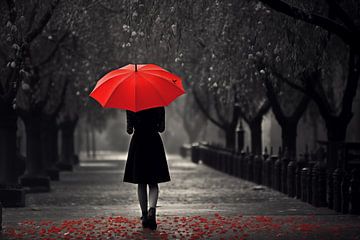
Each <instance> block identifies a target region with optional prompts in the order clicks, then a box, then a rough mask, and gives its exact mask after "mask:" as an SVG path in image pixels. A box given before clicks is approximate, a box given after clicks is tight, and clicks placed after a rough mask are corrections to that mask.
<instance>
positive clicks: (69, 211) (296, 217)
mask: <svg viewBox="0 0 360 240" xmlns="http://www.w3.org/2000/svg"><path fill="white" fill-rule="evenodd" d="M125 158H126V154H111V155H107V154H104V155H101V156H100V157H99V159H98V160H89V159H83V160H82V162H81V164H80V166H77V167H76V168H75V169H74V171H73V172H61V175H60V178H61V180H60V181H58V182H51V184H52V185H51V187H52V190H51V192H50V193H37V194H27V196H26V207H25V208H6V209H4V213H3V222H4V223H3V225H4V234H3V237H2V238H3V239H8V238H9V239H10V238H11V236H12V237H15V238H21V239H32V238H31V237H33V236H35V239H38V238H41V237H43V239H86V238H87V239H99V238H101V239H128V238H130V237H131V238H138V239H144V238H147V239H160V238H161V239H168V238H170V239H188V238H194V239H196V238H201V239H220V238H225V239H324V240H325V239H360V217H359V216H352V215H341V214H337V213H335V212H334V211H332V210H330V209H327V208H315V207H313V206H311V205H309V204H307V203H303V202H301V201H299V200H297V199H294V198H289V197H287V196H286V195H284V194H282V193H279V192H276V191H273V190H271V189H269V188H266V187H263V188H262V190H255V189H256V188H254V187H255V186H256V185H255V184H254V183H252V182H248V181H246V180H242V179H239V178H235V177H232V176H229V175H227V174H224V173H221V172H218V171H216V170H213V169H211V168H209V167H207V166H205V165H202V164H199V165H197V164H193V163H191V161H190V160H189V159H182V158H180V157H179V156H177V155H169V156H168V163H169V168H170V174H171V178H172V181H171V182H168V183H161V184H160V196H159V201H158V208H157V209H158V210H157V215H158V222H159V227H158V230H157V231H155V232H152V231H150V230H147V229H145V230H142V229H141V227H140V225H139V220H138V218H139V216H140V208H139V205H138V202H137V195H136V185H133V184H129V183H123V182H122V177H123V169H124V164H125ZM71 237H74V238H71ZM76 237H78V238H76Z"/></svg>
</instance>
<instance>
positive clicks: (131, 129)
mask: <svg viewBox="0 0 360 240" xmlns="http://www.w3.org/2000/svg"><path fill="white" fill-rule="evenodd" d="M126 132H127V133H128V134H132V133H133V132H134V130H133V128H132V127H129V126H128V127H127V129H126Z"/></svg>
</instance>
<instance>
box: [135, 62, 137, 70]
mask: <svg viewBox="0 0 360 240" xmlns="http://www.w3.org/2000/svg"><path fill="white" fill-rule="evenodd" d="M135 72H137V64H136V63H135Z"/></svg>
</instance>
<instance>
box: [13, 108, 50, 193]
mask: <svg viewBox="0 0 360 240" xmlns="http://www.w3.org/2000/svg"><path fill="white" fill-rule="evenodd" d="M22 119H23V121H24V124H25V132H26V170H25V174H24V175H23V176H21V178H20V183H21V185H23V186H27V187H29V189H30V190H29V192H48V191H50V178H49V177H48V176H47V174H46V171H45V165H44V163H43V160H42V146H41V145H42V144H41V127H42V124H41V115H40V114H36V113H32V114H26V115H23V116H22Z"/></svg>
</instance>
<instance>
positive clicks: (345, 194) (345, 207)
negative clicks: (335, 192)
mask: <svg viewBox="0 0 360 240" xmlns="http://www.w3.org/2000/svg"><path fill="white" fill-rule="evenodd" d="M349 187H350V176H349V174H348V172H344V173H343V179H342V182H341V212H342V213H344V214H346V213H348V212H349V201H350V196H349Z"/></svg>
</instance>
